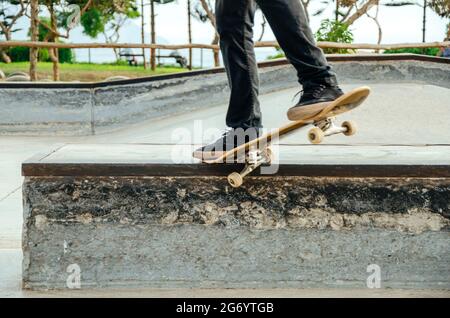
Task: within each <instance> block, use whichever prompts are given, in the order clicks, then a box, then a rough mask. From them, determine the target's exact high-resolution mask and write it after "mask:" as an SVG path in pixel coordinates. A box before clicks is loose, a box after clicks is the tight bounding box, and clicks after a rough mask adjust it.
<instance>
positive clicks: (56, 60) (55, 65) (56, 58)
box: [49, 3, 60, 82]
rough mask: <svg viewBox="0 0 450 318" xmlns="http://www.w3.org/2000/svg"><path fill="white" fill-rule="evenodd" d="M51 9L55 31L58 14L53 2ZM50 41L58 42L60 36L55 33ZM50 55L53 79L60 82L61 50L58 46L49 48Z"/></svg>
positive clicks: (51, 21)
mask: <svg viewBox="0 0 450 318" xmlns="http://www.w3.org/2000/svg"><path fill="white" fill-rule="evenodd" d="M49 11H50V23H51V27H52V29H53V30H54V31H57V30H58V23H57V20H56V15H55V8H54V6H53V3H52V4H51V5H50V7H49ZM50 41H51V42H54V43H56V42H58V36H57V35H56V33H53V34H52V35H51V36H50ZM49 55H50V59H51V60H52V62H53V80H54V81H55V82H58V81H59V79H60V77H59V51H58V49H57V48H55V49H50V50H49Z"/></svg>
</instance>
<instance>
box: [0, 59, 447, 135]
mask: <svg viewBox="0 0 450 318" xmlns="http://www.w3.org/2000/svg"><path fill="white" fill-rule="evenodd" d="M330 61H331V63H332V65H333V67H334V69H335V71H336V72H337V74H338V76H339V78H340V81H341V82H343V83H353V82H359V83H361V82H380V81H381V82H395V83H398V82H422V83H428V84H432V85H438V86H443V87H446V88H450V84H449V83H450V64H448V61H446V59H439V58H424V57H418V56H415V55H399V56H395V55H394V56H389V55H388V56H370V55H369V56H367V55H365V56H353V55H349V56H330ZM260 66H261V72H260V78H261V93H263V94H264V93H268V92H272V91H276V90H280V89H285V88H289V87H295V86H297V85H298V83H297V82H296V74H295V71H294V69H293V68H292V67H291V66H288V65H287V62H286V61H285V60H276V61H270V62H264V63H261V64H260ZM227 100H228V83H227V78H226V75H225V74H224V70H223V69H222V68H218V69H211V70H204V71H194V72H186V73H181V74H171V75H164V76H155V77H150V78H142V79H133V80H123V81H116V82H107V83H40V84H37V83H0V105H2V107H1V108H0V134H4V135H11V134H13V135H14V134H16V135H42V134H44V135H90V134H97V133H105V132H109V131H113V130H116V129H120V128H123V127H125V126H127V125H129V124H134V123H138V122H142V121H144V120H148V119H151V118H160V117H164V116H168V115H172V114H176V113H183V112H189V111H192V110H195V109H200V108H206V107H211V106H214V105H218V104H223V103H225V102H226V101H227Z"/></svg>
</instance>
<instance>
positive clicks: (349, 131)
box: [308, 117, 357, 144]
mask: <svg viewBox="0 0 450 318" xmlns="http://www.w3.org/2000/svg"><path fill="white" fill-rule="evenodd" d="M334 120H335V117H330V118H327V119H324V120H321V121H318V122H316V123H315V124H314V126H316V127H314V128H312V129H311V130H310V131H309V132H308V139H309V141H310V142H311V143H312V144H320V143H321V142H322V141H323V140H324V139H325V137H327V136H331V135H337V134H344V135H346V136H351V135H354V134H355V133H356V131H357V127H356V124H355V123H354V122H353V121H344V122H343V123H342V125H341V126H337V125H336V124H335V123H334Z"/></svg>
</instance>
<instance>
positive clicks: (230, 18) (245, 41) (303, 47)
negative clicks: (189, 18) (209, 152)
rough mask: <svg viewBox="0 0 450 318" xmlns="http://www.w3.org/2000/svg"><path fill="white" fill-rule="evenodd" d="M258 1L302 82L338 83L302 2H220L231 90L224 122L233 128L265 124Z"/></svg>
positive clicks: (218, 13) (219, 16) (218, 11)
mask: <svg viewBox="0 0 450 318" xmlns="http://www.w3.org/2000/svg"><path fill="white" fill-rule="evenodd" d="M257 5H259V7H260V8H261V10H262V11H263V13H264V15H265V16H266V18H267V20H268V22H269V24H270V26H271V28H272V30H273V32H274V34H275V36H276V38H277V40H278V43H279V44H280V46H281V48H282V49H283V51H284V52H285V54H286V57H287V59H288V60H289V61H290V62H291V63H292V65H293V66H294V67H295V68H296V70H297V73H298V80H299V82H300V84H302V85H308V84H312V83H325V84H330V85H336V84H337V82H336V76H335V74H334V73H333V72H332V71H331V68H330V66H329V65H328V63H327V61H326V58H325V56H324V54H323V52H322V50H321V49H320V48H318V47H317V46H316V43H315V40H314V36H313V34H312V32H311V29H310V27H309V24H308V19H307V17H306V13H305V10H304V8H303V5H302V4H301V2H300V0H216V19H217V31H218V33H219V35H220V48H221V51H222V55H223V59H224V64H225V68H226V70H227V74H228V80H229V84H230V88H231V98H230V105H229V107H228V113H227V118H226V124H227V126H228V127H232V128H239V127H241V128H249V127H261V126H262V122H261V110H260V107H259V101H258V91H259V78H258V68H257V64H256V58H255V52H254V48H253V24H254V16H255V11H256V6H257Z"/></svg>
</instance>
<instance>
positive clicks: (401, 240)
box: [0, 55, 450, 297]
mask: <svg viewBox="0 0 450 318" xmlns="http://www.w3.org/2000/svg"><path fill="white" fill-rule="evenodd" d="M329 59H330V61H331V63H332V64H333V66H334V69H335V70H336V72H337V73H338V75H339V78H340V80H341V82H342V85H343V87H344V89H346V90H348V89H351V88H354V87H357V86H360V85H369V86H371V88H372V90H373V94H372V95H371V97H370V99H369V100H368V101H367V102H366V103H365V104H364V105H363V106H361V107H360V109H357V110H355V111H354V112H350V113H348V114H345V115H344V116H342V118H341V120H342V121H344V120H347V119H351V120H354V121H356V122H357V123H358V124H359V128H360V129H359V132H358V134H357V135H355V136H352V137H345V136H341V135H339V136H333V137H331V138H329V139H327V140H326V141H325V143H324V144H322V145H320V146H312V145H309V144H308V142H307V138H306V130H305V131H299V132H298V133H295V134H293V135H292V136H289V137H288V138H286V139H284V140H283V144H282V145H277V146H275V151H276V152H277V153H278V154H279V166H278V171H277V173H276V174H273V175H265V176H257V174H254V175H253V176H252V177H250V178H248V180H247V181H246V183H245V184H244V186H242V188H239V189H232V188H231V187H229V186H228V184H227V182H226V175H227V174H228V173H229V172H230V171H234V170H236V169H237V170H239V166H237V165H216V166H208V165H202V164H200V163H198V162H197V161H195V160H193V159H191V158H190V156H189V154H190V152H191V150H192V148H193V147H194V146H193V145H192V144H193V143H194V144H195V143H201V142H202V141H204V140H202V139H203V135H201V134H200V137H199V136H197V137H195V135H196V130H197V129H198V128H199V126H201V129H202V131H206V130H208V129H213V128H221V127H223V117H224V114H225V111H226V100H227V95H228V88H227V82H226V76H225V74H224V72H223V69H214V70H206V71H197V72H193V73H186V74H181V75H180V74H178V75H169V76H161V77H154V78H145V79H138V80H124V81H116V82H109V83H78V84H64V83H62V84H61V83H58V84H53V83H0V105H2V106H1V108H0V112H1V113H0V114H1V116H0V132H1V133H0V134H1V136H0V147H1V150H2V156H1V158H0V162H1V168H0V221H2V222H0V224H1V225H0V226H1V227H2V231H0V233H1V234H0V262H1V265H2V268H4V270H3V271H2V273H0V281H2V282H3V283H0V294H2V295H9V296H27V295H33V293H35V294H36V293H41V294H42V295H49V294H48V293H47V294H46V292H43V290H57V291H58V292H57V293H56V294H51V293H50V295H62V294H61V293H63V292H64V291H66V292H67V290H68V289H70V286H68V281H69V280H68V277H69V276H70V275H71V274H73V272H72V270H75V271H76V270H79V274H80V284H81V288H82V289H85V290H97V292H98V293H102V292H105V293H107V291H108V290H111V289H112V288H120V289H121V290H128V291H133V290H134V291H136V290H140V289H147V288H180V289H181V290H182V289H185V288H197V289H201V288H208V289H210V288H214V290H216V291H217V290H219V291H223V290H224V289H223V288H235V289H236V290H238V289H239V290H241V288H258V289H259V290H261V291H262V290H264V291H265V292H267V295H268V296H270V295H276V294H277V293H278V294H282V295H286V294H288V295H301V293H299V292H298V291H299V290H303V289H305V288H306V289H307V290H309V291H314V290H317V289H320V290H329V288H336V287H342V288H344V287H345V288H346V290H355V289H357V290H366V289H367V287H368V277H369V276H370V275H371V270H370V269H371V268H372V269H373V268H377V269H379V271H380V275H381V276H380V285H379V286H381V288H382V290H384V291H387V292H389V291H392V290H395V291H396V290H397V289H400V290H405V289H406V290H407V292H403V293H402V292H399V294H396V295H400V296H401V295H404V296H417V295H435V296H436V295H437V296H447V297H448V296H449V290H450V267H449V264H450V253H449V252H450V236H449V229H450V221H449V220H450V147H449V140H450V127H449V125H448V122H449V120H450V104H449V103H448V101H449V100H450V64H449V60H444V59H439V58H427V57H419V56H414V55H395V56H390V55H385V56H379V55H375V56H371V55H368V56H358V55H355V56H330V57H329ZM297 91H298V87H297V84H296V83H295V74H294V71H293V69H292V68H291V67H289V66H288V65H286V61H284V60H276V61H271V62H265V63H262V64H261V92H262V95H261V103H262V109H263V114H264V117H265V127H267V128H275V127H278V126H280V125H281V124H284V123H285V122H286V119H285V111H286V110H287V109H288V107H289V106H290V105H291V103H292V102H291V99H292V96H293V95H295V93H296V92H297ZM188 135H189V136H193V137H192V138H188V139H186V140H182V141H181V142H180V138H179V137H180V136H188ZM37 153H38V154H37ZM36 154H37V155H36ZM22 162H23V165H22ZM21 173H22V176H23V177H24V178H22V177H21ZM22 183H23V185H22ZM22 200H23V206H22ZM22 215H23V217H22ZM22 228H23V231H22V230H21V229H22ZM22 255H23V256H22ZM21 262H22V264H20V263H21ZM68 271H69V272H68ZM21 287H23V288H25V290H21ZM274 288H277V289H274ZM287 290H289V291H290V292H286V291H287ZM296 291H297V292H296ZM419 291H420V293H419ZM58 293H60V294H58ZM92 293H93V294H92V295H99V294H95V292H92ZM241 293H242V294H243V295H245V291H242V290H241ZM41 294H39V295H41ZM175 294H176V293H175ZM199 294H201V292H199ZM212 294H214V292H212ZM325 294H326V292H325ZM69 295H71V294H70V293H69ZM190 295H192V294H190ZM219 295H220V292H219ZM253 295H255V294H253ZM353 295H355V293H353ZM362 295H380V294H376V292H375V291H373V292H367V290H366V291H365V292H362ZM381 295H383V294H382V293H381ZM384 295H388V294H384Z"/></svg>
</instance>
